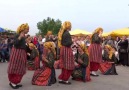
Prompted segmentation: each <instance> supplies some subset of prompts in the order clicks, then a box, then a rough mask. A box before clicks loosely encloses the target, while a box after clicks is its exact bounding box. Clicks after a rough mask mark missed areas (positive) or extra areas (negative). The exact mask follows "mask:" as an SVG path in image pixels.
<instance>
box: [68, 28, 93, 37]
mask: <svg viewBox="0 0 129 90" xmlns="http://www.w3.org/2000/svg"><path fill="white" fill-rule="evenodd" d="M70 34H71V35H77V36H81V35H82V36H83V35H90V34H91V33H90V32H88V31H86V30H80V29H76V30H72V31H70Z"/></svg>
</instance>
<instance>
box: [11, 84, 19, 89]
mask: <svg viewBox="0 0 129 90" xmlns="http://www.w3.org/2000/svg"><path fill="white" fill-rule="evenodd" d="M9 85H10V86H11V87H12V88H13V89H18V88H19V87H18V86H17V85H16V86H13V85H12V84H11V83H9Z"/></svg>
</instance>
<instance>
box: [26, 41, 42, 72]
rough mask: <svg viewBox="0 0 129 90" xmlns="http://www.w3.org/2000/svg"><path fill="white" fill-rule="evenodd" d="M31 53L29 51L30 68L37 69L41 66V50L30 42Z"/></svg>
mask: <svg viewBox="0 0 129 90" xmlns="http://www.w3.org/2000/svg"><path fill="white" fill-rule="evenodd" d="M29 49H30V50H31V53H27V54H28V55H29V57H30V59H29V60H28V70H37V69H39V68H40V60H39V52H38V50H37V48H36V46H35V45H34V44H33V43H29Z"/></svg>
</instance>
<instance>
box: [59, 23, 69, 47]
mask: <svg viewBox="0 0 129 90" xmlns="http://www.w3.org/2000/svg"><path fill="white" fill-rule="evenodd" d="M69 28H71V22H69V21H65V22H64V23H63V24H62V26H61V28H60V30H59V32H58V47H59V48H60V47H61V46H62V45H61V40H62V35H63V33H64V31H65V30H67V29H69Z"/></svg>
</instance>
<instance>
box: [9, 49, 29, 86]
mask: <svg viewBox="0 0 129 90" xmlns="http://www.w3.org/2000/svg"><path fill="white" fill-rule="evenodd" d="M26 61H27V54H26V51H25V50H24V49H16V48H12V51H11V54H10V59H9V66H8V78H9V81H10V82H12V83H15V84H17V83H20V81H21V79H22V77H23V75H24V74H25V73H26Z"/></svg>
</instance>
